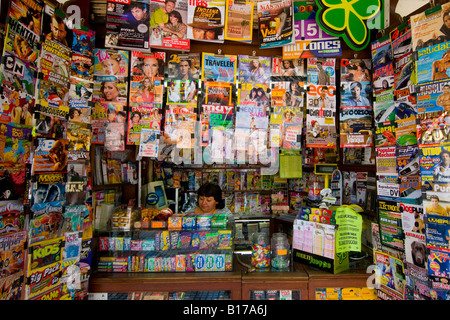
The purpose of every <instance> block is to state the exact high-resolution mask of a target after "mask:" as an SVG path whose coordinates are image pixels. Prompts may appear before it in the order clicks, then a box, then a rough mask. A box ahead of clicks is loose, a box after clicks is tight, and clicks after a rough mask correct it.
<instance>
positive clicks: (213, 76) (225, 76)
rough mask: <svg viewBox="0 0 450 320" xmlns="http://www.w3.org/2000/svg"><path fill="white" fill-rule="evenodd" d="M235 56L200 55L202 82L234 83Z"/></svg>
mask: <svg viewBox="0 0 450 320" xmlns="http://www.w3.org/2000/svg"><path fill="white" fill-rule="evenodd" d="M236 68H237V56H235V55H218V54H214V53H205V52H203V54H202V80H203V81H218V82H228V83H233V84H234V83H235V77H236Z"/></svg>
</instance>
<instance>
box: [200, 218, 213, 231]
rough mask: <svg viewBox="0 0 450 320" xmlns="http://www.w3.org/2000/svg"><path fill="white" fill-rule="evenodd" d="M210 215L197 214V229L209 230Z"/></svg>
mask: <svg viewBox="0 0 450 320" xmlns="http://www.w3.org/2000/svg"><path fill="white" fill-rule="evenodd" d="M211 218H212V216H211V215H199V216H197V221H196V223H197V230H209V229H211Z"/></svg>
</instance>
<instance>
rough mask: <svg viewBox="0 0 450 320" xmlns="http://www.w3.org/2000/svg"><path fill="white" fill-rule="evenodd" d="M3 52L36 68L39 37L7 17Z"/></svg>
mask: <svg viewBox="0 0 450 320" xmlns="http://www.w3.org/2000/svg"><path fill="white" fill-rule="evenodd" d="M6 28H7V29H6V35H5V43H4V52H8V53H10V54H11V55H13V56H15V57H17V58H19V59H21V60H22V61H25V62H27V63H29V64H30V65H31V66H33V67H34V68H36V67H37V60H38V57H39V54H40V49H39V46H40V44H41V41H40V37H39V35H37V34H35V33H34V32H32V31H30V30H29V29H26V28H24V27H23V26H22V24H20V23H19V22H18V21H17V20H15V19H14V18H13V17H9V20H8V24H7V27H6Z"/></svg>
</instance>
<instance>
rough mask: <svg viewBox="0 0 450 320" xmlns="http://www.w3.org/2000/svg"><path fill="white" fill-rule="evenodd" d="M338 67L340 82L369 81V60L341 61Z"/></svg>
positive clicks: (370, 68)
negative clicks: (339, 68)
mask: <svg viewBox="0 0 450 320" xmlns="http://www.w3.org/2000/svg"><path fill="white" fill-rule="evenodd" d="M308 60H309V59H308ZM340 67H341V76H340V79H341V82H353V81H363V82H365V81H371V76H370V74H371V70H372V60H371V59H341V65H340Z"/></svg>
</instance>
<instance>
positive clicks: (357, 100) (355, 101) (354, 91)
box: [341, 81, 372, 107]
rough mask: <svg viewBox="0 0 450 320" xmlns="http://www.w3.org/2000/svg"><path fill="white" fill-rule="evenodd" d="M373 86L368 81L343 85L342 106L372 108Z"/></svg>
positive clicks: (344, 83)
mask: <svg viewBox="0 0 450 320" xmlns="http://www.w3.org/2000/svg"><path fill="white" fill-rule="evenodd" d="M371 99H372V86H371V84H370V82H368V81H361V82H360V81H353V82H343V83H341V105H342V106H344V107H361V106H364V107H367V106H372V103H371Z"/></svg>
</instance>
